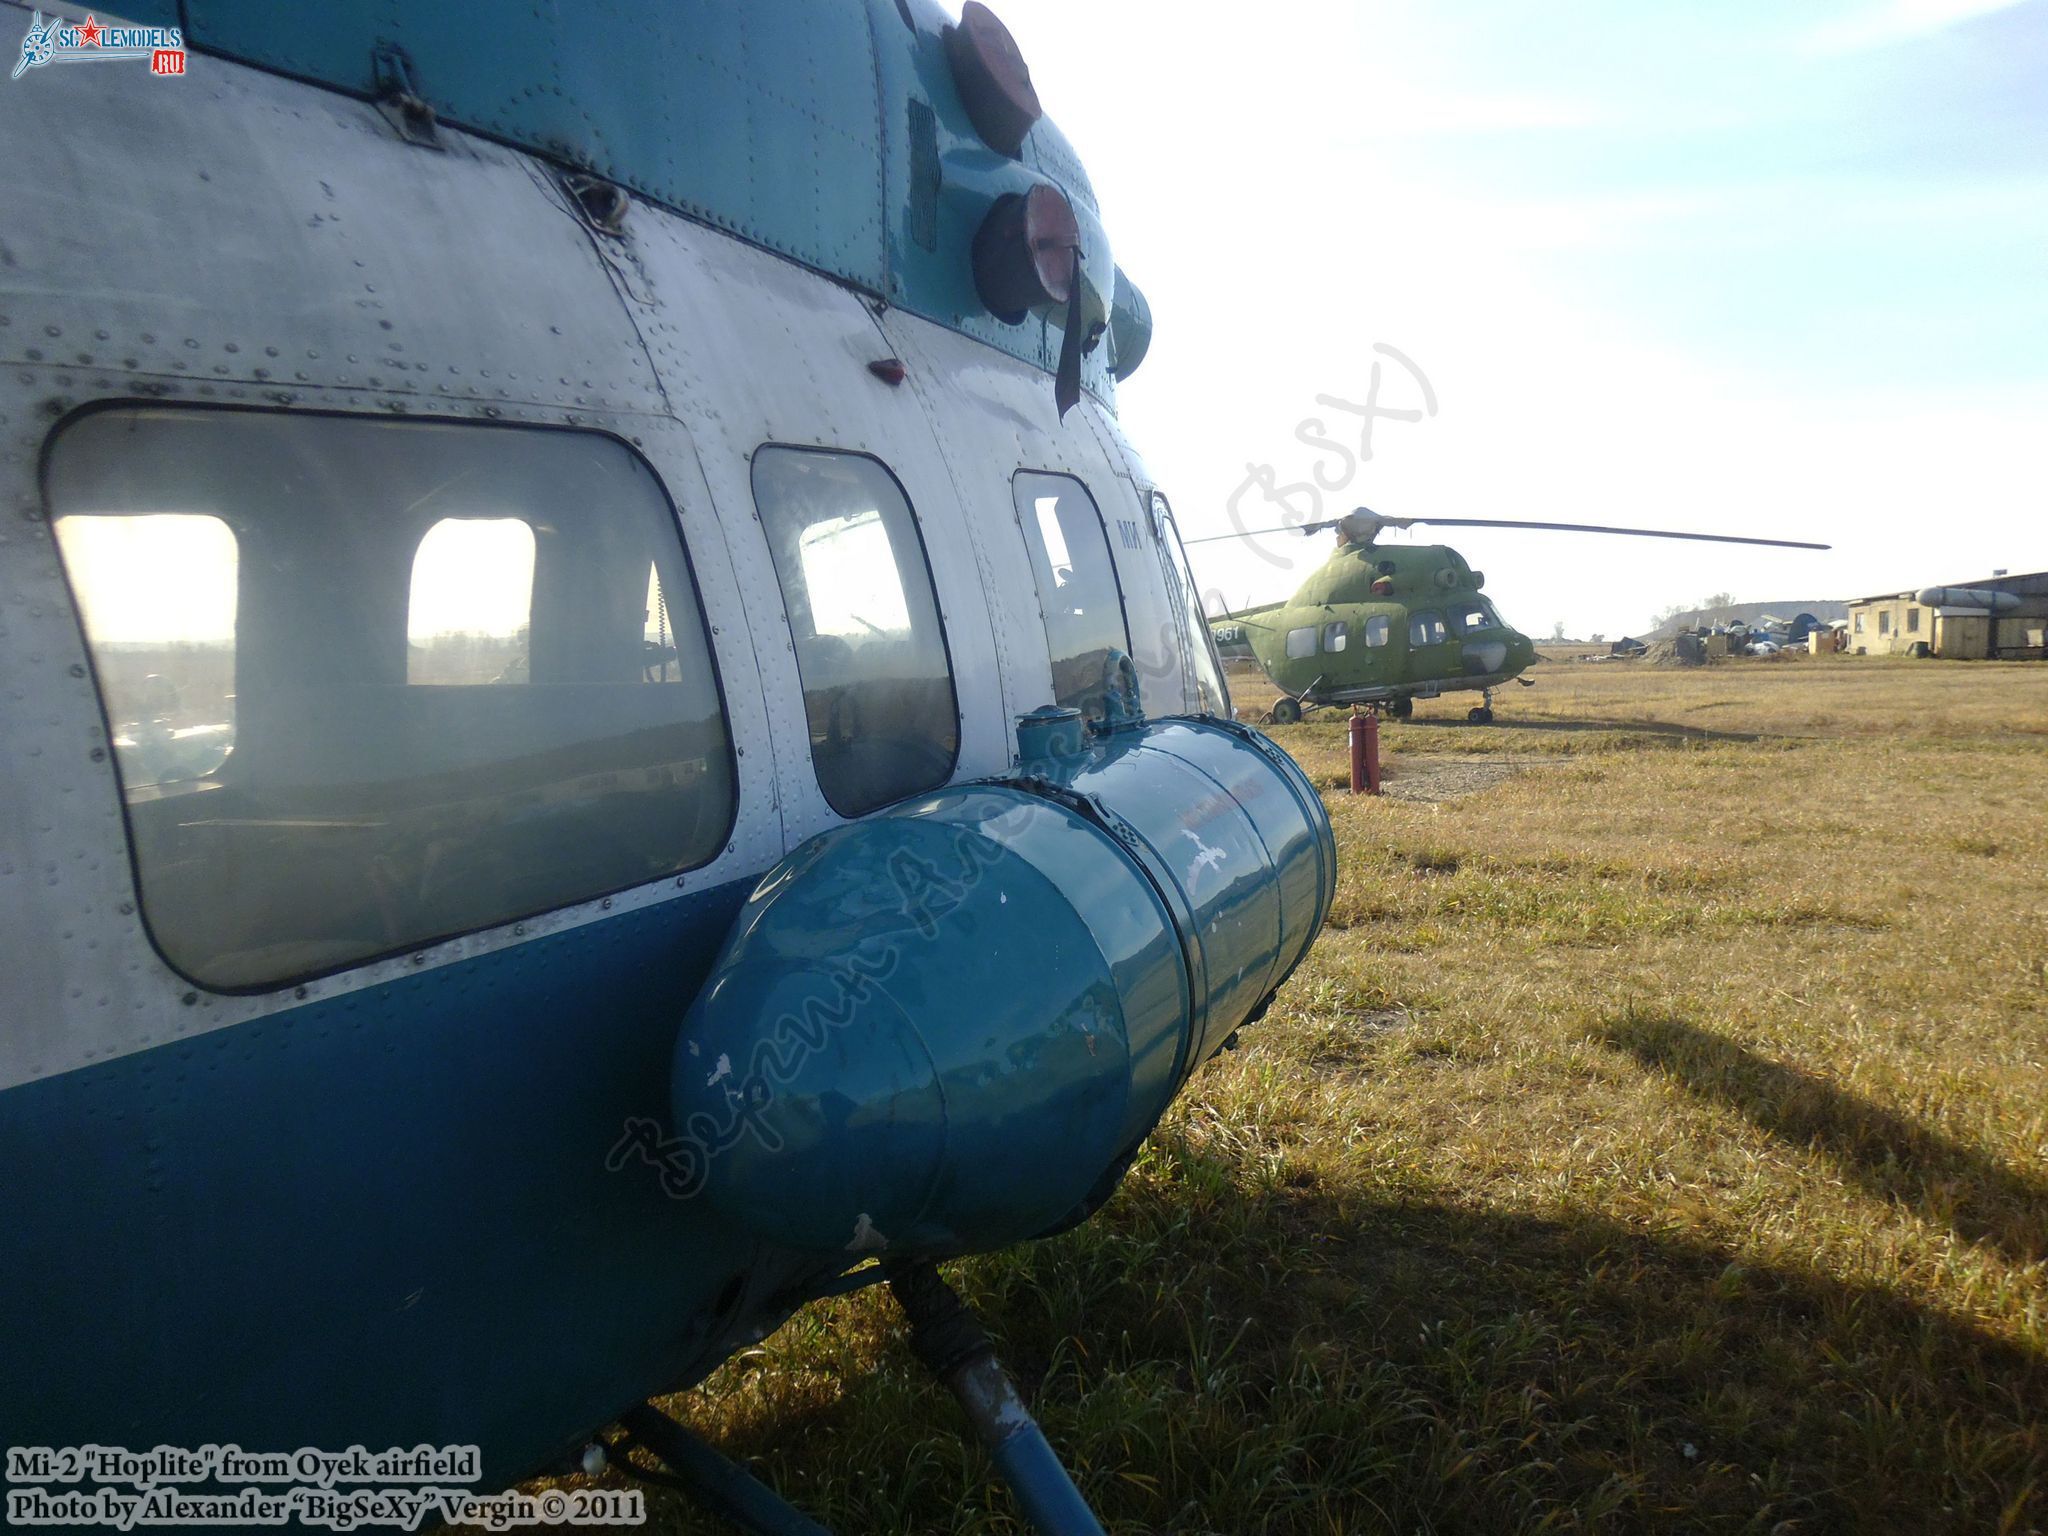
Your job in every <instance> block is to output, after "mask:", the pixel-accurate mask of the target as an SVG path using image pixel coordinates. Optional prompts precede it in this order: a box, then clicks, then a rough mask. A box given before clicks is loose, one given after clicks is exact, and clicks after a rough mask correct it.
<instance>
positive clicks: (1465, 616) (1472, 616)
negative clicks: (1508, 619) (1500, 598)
mask: <svg viewBox="0 0 2048 1536" xmlns="http://www.w3.org/2000/svg"><path fill="white" fill-rule="evenodd" d="M1499 623H1500V620H1499V619H1497V618H1495V617H1494V613H1493V608H1492V606H1491V605H1490V604H1488V603H1486V602H1484V601H1481V602H1477V603H1472V604H1470V605H1468V606H1466V607H1465V608H1462V609H1460V610H1459V612H1458V628H1459V629H1460V630H1462V631H1463V632H1464V633H1466V634H1468V635H1469V634H1471V633H1472V632H1473V631H1475V630H1481V629H1492V628H1494V627H1496V626H1497V625H1498V624H1499Z"/></svg>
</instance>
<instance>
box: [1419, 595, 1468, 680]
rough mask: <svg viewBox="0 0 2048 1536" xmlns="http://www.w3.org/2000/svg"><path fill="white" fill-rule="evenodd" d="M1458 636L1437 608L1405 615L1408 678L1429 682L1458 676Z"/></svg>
mask: <svg viewBox="0 0 2048 1536" xmlns="http://www.w3.org/2000/svg"><path fill="white" fill-rule="evenodd" d="M1458 652H1459V646H1458V637H1457V636H1456V635H1454V634H1452V633H1451V629H1450V625H1449V624H1448V623H1446V622H1445V620H1444V615H1443V610H1442V609H1439V608H1417V609H1415V610H1414V611H1413V612H1411V613H1410V614H1409V615H1408V680H1409V681H1410V682H1430V681H1435V680H1437V679H1442V678H1452V677H1457V676H1459V675H1460V674H1459V657H1458Z"/></svg>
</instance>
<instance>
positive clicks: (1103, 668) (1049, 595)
mask: <svg viewBox="0 0 2048 1536" xmlns="http://www.w3.org/2000/svg"><path fill="white" fill-rule="evenodd" d="M1010 490H1011V494H1012V495H1013V496H1014V497H1015V498H1016V502H1017V521H1018V522H1019V524H1020V525H1021V526H1022V527H1023V530H1024V545H1025V548H1026V549H1027V550H1029V551H1030V554H1031V574H1032V576H1033V578H1034V579H1035V580H1036V581H1037V583H1038V610H1039V612H1040V613H1041V614H1042V615H1043V616H1044V619H1045V647H1046V653H1047V656H1048V657H1049V658H1050V660H1051V662H1052V694H1053V702H1054V703H1056V704H1063V705H1068V706H1070V707H1072V708H1074V709H1078V710H1080V711H1081V712H1082V713H1084V714H1088V715H1093V716H1097V717H1100V716H1101V715H1102V714H1103V712H1104V705H1103V693H1104V691H1105V684H1104V678H1105V676H1106V675H1107V673H1108V670H1109V664H1110V658H1111V657H1112V656H1114V655H1122V654H1127V653H1128V652H1129V651H1130V648H1131V641H1130V634H1129V631H1128V630H1127V629H1126V627H1125V624H1124V600H1123V591H1122V589H1121V588H1119V587H1118V585H1117V578H1116V566H1115V564H1114V562H1113V561H1112V560H1111V558H1110V553H1109V534H1108V531H1107V530H1106V529H1105V528H1104V527H1103V523H1102V512H1101V509H1100V508H1098V507H1097V506H1096V505H1095V498H1094V497H1092V496H1090V495H1089V494H1088V488H1087V487H1086V486H1085V485H1083V484H1082V483H1081V482H1080V481H1078V480H1076V479H1074V478H1073V477H1072V476H1071V475H1051V474H1039V473H1036V472H1034V471H1031V470H1025V471H1023V472H1021V473H1019V474H1018V475H1017V477H1016V478H1015V479H1014V480H1012V481H1011V482H1010Z"/></svg>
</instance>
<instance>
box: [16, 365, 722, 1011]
mask: <svg viewBox="0 0 2048 1536" xmlns="http://www.w3.org/2000/svg"><path fill="white" fill-rule="evenodd" d="M45 490H46V494H47V496H48V499H49V507H50V514H51V517H52V521H53V526H54V528H55V531H56V537H57V544H58V549H59V553H60V554H61V556H62V558H63V562H64V567H65V573H66V576H67V577H68V579H69V581H70V584H71V589H72V592H73V595H74V598H75V601H76V603H77V607H78V611H79V614H80V617H81V620H82V622H83V625H84V629H85V635H86V639H87V642H88V644H89V646H90V649H91V653H92V660H93V667H94V671H95V674H96V676H97V679H98V682H99V687H100V696H101V700H102V703H103V706H104V708H105V710H106V714H107V719H108V725H109V727H110V728H111V731H112V735H113V740H114V762H115V767H116V769H117V772H118V774H119V778H120V781H121V788H122V796H123V800H124V802H125V807H126V811H127V819H128V830H129V835H130V839H131V841H132V845H133V849H134V858H135V870H136V878H137V882H138V885H139V888H140V892H141V898H142V903H141V904H142V914H143V917H144V919H145V921H146V922H147V924H148V927H149V931H150V934H151V937H152V938H153V939H154V941H155V943H156V945H157V947H158V948H159V949H160V950H161V951H162V953H163V955H164V958H165V959H166V960H168V961H169V962H170V963H171V964H172V965H173V966H174V967H176V968H177V969H178V970H179V971H180V972H182V973H183V974H184V975H185V976H187V977H189V978H190V979H192V980H193V981H195V982H198V983H199V984H201V985H203V986H206V987H209V988H213V989H215V990H220V991H257V990H262V989H265V988H268V987H273V986H277V985H280V984H282V983H286V982H291V981H296V980H300V979H303V978H305V977H308V976H314V975H319V974H323V973H325V972H328V971H334V970H339V969H342V968H344V967H346V966H351V965H355V964H358V963H360V962H362V961H365V960H369V959H372V958H375V957H377V956H381V955H388V954H391V953H393V952H396V951H403V950H408V949H416V948H418V947H419V946H420V945H421V944H423V943H429V942H432V941H434V940H437V939H443V938H449V937H452V936H454V935H456V934H460V933H467V932H471V931H474V930H476V929H479V928H487V927H492V926H495V925H497V924H500V923H505V922H510V921H512V920H514V919H516V918H520V917H525V916H530V915H532V914H534V913H537V912H543V911H546V910H548V909H550V908H554V907H561V906H566V905H569V904H571V903H574V902H580V901H586V900H589V899H591V898H593V897H597V896H601V895H607V894H609V893H611V892H614V891H619V890H623V889H625V888H627V887H629V886H634V885H639V884H643V883H646V882H649V881H652V880H657V879H661V878H663V877H666V876H669V875H673V874H675V873H677V872H678V871H681V870H686V869H692V868H695V867H697V866H700V865H703V864H706V863H709V862H710V861H711V859H712V858H714V857H715V856H716V855H717V853H718V851H719V850H720V849H721V848H722V847H723V846H724V844H725V839H726V835H727V833H728V832H729V830H730V829H731V826H732V821H733V815H734V810H735V805H736V796H735V790H734V762H733V753H732V747H731V743H730V740H729V738H728V734H727V730H726V722H725V710H724V705H723V702H722V699H721V696H720V692H719V685H718V678H717V675H716V671H715V668H714V664H713V660H712V655H711V650H710V645H709V638H708V635H707V633H706V630H705V625H704V620H703V617H702V615H701V614H700V612H699V611H698V606H697V597H696V588H695V586H694V584H693V581H692V578H691V574H690V567H689V562H688V560H687V558H686V556H685V554H684V551H683V547H682V544H681V542H680V540H679V539H678V538H677V534H676V522H675V510H674V508H673V506H672V505H671V504H670V502H669V500H668V497H667V495H666V494H665V493H664V491H663V490H662V487H661V483H660V481H659V480H657V479H656V478H655V475H654V472H653V471H652V470H651V469H649V468H648V466H647V465H646V463H645V462H644V461H643V460H641V459H640V457H639V456H638V455H637V454H635V453H634V452H633V451H632V450H631V449H630V448H628V447H627V446H626V445H625V444H623V443H621V442H619V441H618V440H617V439H615V438H612V437H608V436H605V435H602V434H599V433H594V432H576V431H567V430H558V429H553V428H527V427H509V426H495V425H478V424H474V423H466V422H465V423H456V422H437V421H405V420H391V419H386V418H382V417H370V416H341V415H317V414H312V413H307V412H271V411H245V410H231V409H214V408H198V409H192V408H182V407H175V408H174V407H155V406H152V407H121V408H115V409H107V410H99V411H93V412H90V413H88V414H85V415H82V416H79V417H77V418H74V419H73V420H72V421H71V422H69V423H68V424H66V425H65V426H63V427H61V428H60V429H59V430H58V433H57V435H56V437H55V438H54V439H53V440H52V442H51V444H50V449H49V455H48V459H47V468H46V471H45ZM651 588H655V589H658V590H659V592H660V593H661V596H662V601H663V603H664V605H665V610H666V615H667V619H668V621H669V630H668V634H669V638H670V654H669V655H668V656H667V657H666V658H665V661H666V663H667V665H666V666H665V668H664V669H663V670H662V672H661V674H660V675H659V676H656V675H655V674H654V673H653V672H652V671H651V670H650V669H649V666H648V656H647V651H646V643H645V639H644V634H645V629H646V604H647V601H648V595H649V592H650V589H651Z"/></svg>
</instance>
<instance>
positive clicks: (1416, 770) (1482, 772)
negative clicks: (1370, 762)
mask: <svg viewBox="0 0 2048 1536" xmlns="http://www.w3.org/2000/svg"><path fill="white" fill-rule="evenodd" d="M1539 764H1540V760H1537V761H1533V762H1532V760H1531V759H1529V758H1526V757H1525V758H1520V759H1517V760H1514V761H1509V760H1507V759H1504V758H1497V757H1490V758H1471V757H1411V756H1409V755H1407V754H1406V753H1403V754H1402V755H1401V756H1399V757H1395V758H1391V759H1389V760H1388V761H1387V763H1386V765H1385V767H1384V768H1383V769H1382V770H1381V772H1380V793H1382V794H1383V795H1385V796H1386V797H1387V798H1388V799H1389V800H1423V801H1437V800H1455V799H1456V798H1458V796H1460V795H1476V794H1478V793H1479V792H1480V791H1481V790H1483V789H1492V788H1493V787H1494V786H1495V785H1496V784H1500V783H1504V782H1505V781H1507V780H1508V779H1511V778H1513V777H1514V776H1515V775H1516V774H1518V773H1522V772H1525V771H1526V770H1527V769H1529V768H1530V767H1532V766H1538V765H1539Z"/></svg>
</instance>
